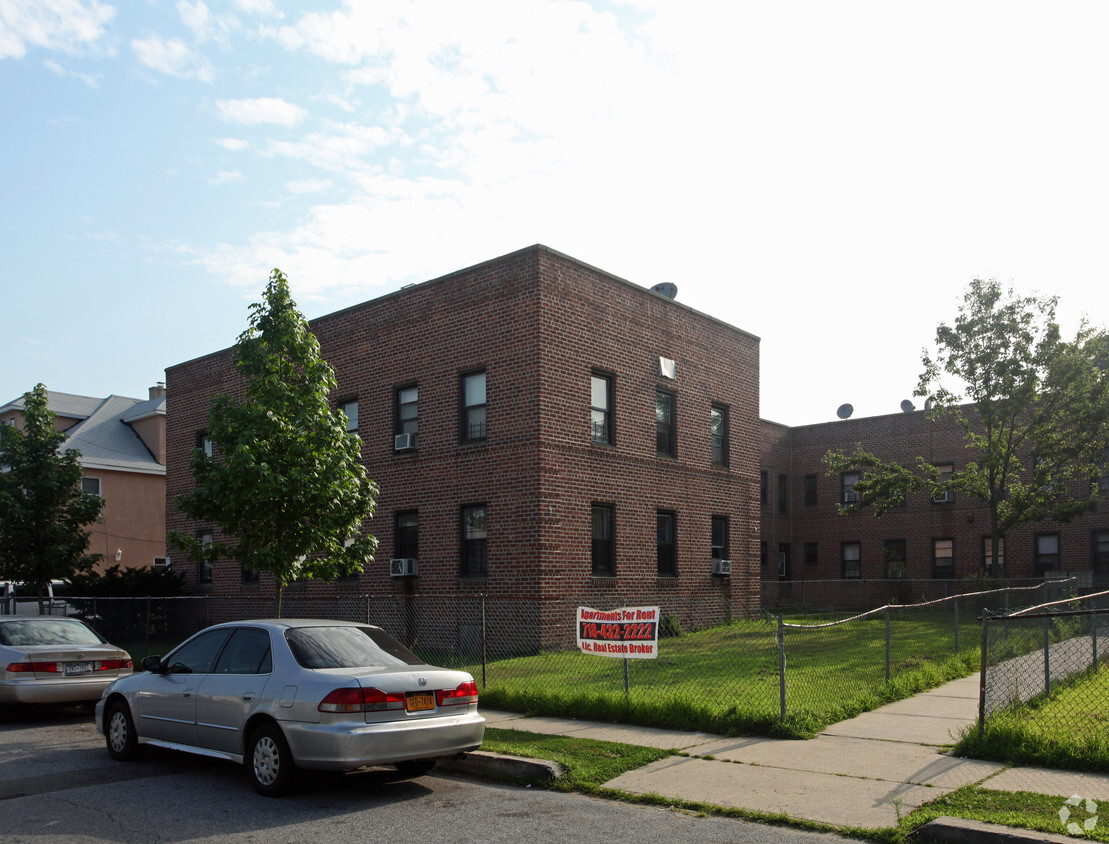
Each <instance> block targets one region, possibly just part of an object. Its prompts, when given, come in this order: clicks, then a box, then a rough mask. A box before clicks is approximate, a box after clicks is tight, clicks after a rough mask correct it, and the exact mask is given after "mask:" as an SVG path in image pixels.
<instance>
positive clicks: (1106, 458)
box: [1097, 448, 1109, 494]
mask: <svg viewBox="0 0 1109 844" xmlns="http://www.w3.org/2000/svg"><path fill="white" fill-rule="evenodd" d="M1097 488H1098V491H1099V492H1101V493H1102V494H1105V493H1109V448H1107V449H1105V451H1103V452H1102V454H1101V475H1100V476H1099V477H1098V479H1097Z"/></svg>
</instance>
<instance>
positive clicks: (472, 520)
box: [462, 504, 487, 577]
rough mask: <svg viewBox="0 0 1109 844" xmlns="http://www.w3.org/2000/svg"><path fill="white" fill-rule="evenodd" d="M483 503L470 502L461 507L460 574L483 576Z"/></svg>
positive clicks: (484, 568) (484, 563) (484, 564)
mask: <svg viewBox="0 0 1109 844" xmlns="http://www.w3.org/2000/svg"><path fill="white" fill-rule="evenodd" d="M486 571H487V570H486V558H485V505H484V504H471V505H468V506H466V507H463V508H462V576H463V577H484V576H485V574H486Z"/></svg>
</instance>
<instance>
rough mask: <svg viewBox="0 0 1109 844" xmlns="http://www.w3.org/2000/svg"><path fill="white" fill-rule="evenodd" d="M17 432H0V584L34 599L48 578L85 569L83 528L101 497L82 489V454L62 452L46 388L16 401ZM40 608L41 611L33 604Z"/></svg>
mask: <svg viewBox="0 0 1109 844" xmlns="http://www.w3.org/2000/svg"><path fill="white" fill-rule="evenodd" d="M23 402H24V404H23V423H24V424H23V430H19V429H18V428H17V427H15V426H5V427H4V428H3V430H2V432H0V435H2V439H0V448H2V449H3V452H2V454H0V463H2V464H3V465H2V466H0V580H13V581H17V582H22V583H24V584H25V585H26V587H27V588H28V589H31V590H34V591H35V592H36V593H37V594H38V595H39V596H40V599H41V595H42V593H43V590H44V589H45V587H46V585H47V584H48V583H50V581H51V580H64V579H67V578H70V577H72V576H73V575H75V574H77V573H78V572H82V571H87V570H89V569H91V567H92V566H93V565H94V564H95V563H96V561H97V560H98V559H99V558H100V555H99V554H89V553H87V552H88V547H89V531H88V529H87V528H88V525H91V524H92V523H93V522H95V521H96V520H97V519H99V518H100V511H101V509H102V508H103V506H104V500H103V499H102V498H101V497H100V496H98V495H92V494H91V493H86V492H84V491H82V489H81V476H82V470H81V463H80V459H81V453H80V452H79V451H77V450H76V449H65V448H62V445H63V444H64V443H65V439H66V437H65V434H64V433H61V432H60V431H58V429H57V427H56V425H55V418H56V417H55V415H54V413H52V412H51V411H50V408H49V406H48V400H47V393H46V387H44V386H43V385H42V384H38V385H36V386H35V388H34V389H33V390H31V391H30V392H29V393H25V394H24V396H23ZM40 611H41V607H40Z"/></svg>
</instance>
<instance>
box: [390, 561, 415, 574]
mask: <svg viewBox="0 0 1109 844" xmlns="http://www.w3.org/2000/svg"><path fill="white" fill-rule="evenodd" d="M419 573H420V572H419V566H418V565H417V564H416V560H415V559H414V558H412V557H396V558H394V559H392V560H390V561H389V575H390V576H391V577H412V576H414V575H417V574H419Z"/></svg>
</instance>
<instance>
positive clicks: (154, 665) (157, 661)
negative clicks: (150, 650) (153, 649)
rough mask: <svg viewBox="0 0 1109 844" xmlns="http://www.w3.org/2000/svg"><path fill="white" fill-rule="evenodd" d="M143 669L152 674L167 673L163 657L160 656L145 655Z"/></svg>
mask: <svg viewBox="0 0 1109 844" xmlns="http://www.w3.org/2000/svg"><path fill="white" fill-rule="evenodd" d="M142 670H143V671H149V672H150V673H151V674H163V673H165V668H164V667H163V666H162V658H161V657H160V656H144V657H143V658H142Z"/></svg>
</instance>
